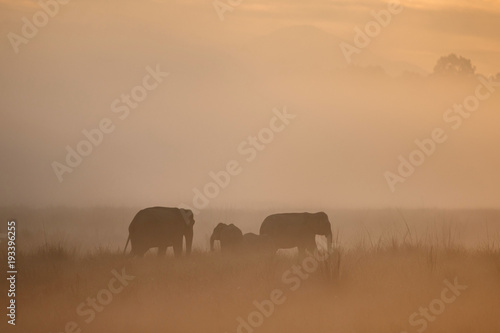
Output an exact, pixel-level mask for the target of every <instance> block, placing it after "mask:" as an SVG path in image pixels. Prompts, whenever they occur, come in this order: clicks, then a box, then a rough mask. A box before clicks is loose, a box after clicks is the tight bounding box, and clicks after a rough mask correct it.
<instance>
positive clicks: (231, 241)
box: [210, 223, 243, 253]
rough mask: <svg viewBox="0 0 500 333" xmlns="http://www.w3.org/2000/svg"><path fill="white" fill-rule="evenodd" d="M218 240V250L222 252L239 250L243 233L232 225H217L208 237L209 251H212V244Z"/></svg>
mask: <svg viewBox="0 0 500 333" xmlns="http://www.w3.org/2000/svg"><path fill="white" fill-rule="evenodd" d="M216 240H218V241H219V242H220V248H221V251H222V252H226V253H227V252H232V251H235V250H238V249H239V248H240V245H241V242H242V240H243V233H242V232H241V230H240V228H238V227H237V226H235V225H234V224H232V223H231V224H229V225H227V224H224V223H219V224H218V225H217V226H216V227H215V228H214V231H213V233H212V236H211V237H210V251H213V250H214V242H215V241H216Z"/></svg>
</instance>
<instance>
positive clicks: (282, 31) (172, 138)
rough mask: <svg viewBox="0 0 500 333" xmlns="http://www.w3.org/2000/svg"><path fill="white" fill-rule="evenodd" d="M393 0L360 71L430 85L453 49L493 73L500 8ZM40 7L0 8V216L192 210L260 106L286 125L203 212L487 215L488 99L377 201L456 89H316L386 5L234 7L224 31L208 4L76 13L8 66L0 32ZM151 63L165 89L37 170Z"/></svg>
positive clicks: (333, 81) (92, 3) (493, 131)
mask: <svg viewBox="0 0 500 333" xmlns="http://www.w3.org/2000/svg"><path fill="white" fill-rule="evenodd" d="M406 4H407V6H406V8H405V9H404V10H403V12H402V13H400V14H398V15H397V16H394V17H393V20H392V22H391V23H390V25H388V26H387V27H385V28H384V29H383V30H382V32H381V34H380V35H379V36H377V37H376V38H374V39H373V41H372V42H371V43H370V45H369V46H368V47H367V48H365V49H363V50H362V52H361V54H360V55H359V56H357V57H358V58H357V59H358V60H359V61H360V62H359V63H361V64H362V62H361V60H362V61H365V62H366V63H368V64H370V65H380V66H382V67H384V68H385V69H386V71H388V72H390V73H401V72H402V71H404V70H412V71H417V72H426V73H430V72H432V70H433V66H434V64H435V63H436V61H437V59H439V57H441V56H444V55H447V54H450V53H457V54H460V55H462V56H464V57H466V58H469V59H471V60H472V63H473V64H474V65H476V66H477V69H478V72H479V73H483V74H486V75H488V74H493V73H499V72H500V40H499V38H500V36H499V35H498V31H500V4H499V2H498V1H417V0H415V1H408V2H407V3H406ZM38 8H39V7H38V3H37V2H34V1H27V0H25V1H20V0H15V1H7V0H0V22H1V24H0V35H3V36H4V38H2V39H1V41H0V64H1V66H2V68H1V72H2V76H1V77H0V94H1V98H0V113H1V116H2V118H1V119H2V122H1V123H0V150H1V152H0V153H1V155H2V156H8V158H5V159H4V161H3V163H2V164H1V165H0V183H1V184H3V188H2V192H1V193H0V200H1V201H2V202H4V203H31V204H44V205H47V204H48V205H50V204H60V203H68V204H77V203H83V204H101V203H102V204H109V203H111V204H118V205H121V204H140V205H142V204H144V205H153V204H160V205H165V203H164V202H165V201H168V202H174V203H176V202H180V201H184V202H189V200H190V199H191V197H192V189H193V188H194V187H197V186H198V187H199V186H201V185H203V184H205V183H206V182H207V180H209V178H207V177H208V176H207V175H208V173H209V172H210V171H217V170H219V169H220V168H221V167H223V166H224V165H226V163H227V162H228V161H229V160H230V159H232V158H236V157H239V156H238V154H237V152H236V147H237V146H238V143H239V142H241V141H242V140H243V139H245V138H246V137H247V136H248V135H251V134H253V133H255V132H256V131H259V129H260V128H262V126H265V125H266V123H267V122H269V117H270V116H271V115H272V109H273V108H274V107H279V108H282V107H283V106H287V108H288V109H289V110H290V111H291V112H295V113H297V114H298V117H297V121H296V125H295V123H294V124H293V126H290V129H289V130H287V131H284V132H283V133H282V134H283V135H282V136H281V137H280V138H279V139H277V140H276V142H273V144H272V146H270V147H269V148H268V149H267V148H266V150H265V151H263V153H262V154H261V155H260V156H261V157H259V159H258V160H257V161H256V162H255V163H252V164H249V165H245V172H244V174H242V176H241V177H239V178H238V179H235V181H234V182H233V183H232V184H233V185H234V186H233V185H231V188H228V189H227V190H226V191H224V193H223V194H221V196H220V197H218V198H217V200H216V202H215V204H218V205H221V206H224V205H236V206H238V205H240V204H241V203H245V202H247V203H248V202H275V201H276V202H279V203H296V202H299V203H300V202H304V203H311V204H313V203H314V204H317V205H319V204H323V203H325V204H332V205H335V206H340V207H346V206H347V207H349V206H372V207H380V206H398V205H402V206H431V207H433V206H445V207H464V206H481V205H483V206H484V205H485V206H497V205H498V200H497V198H498V197H499V196H500V192H499V191H500V175H499V174H498V169H500V157H498V156H497V155H498V154H497V151H498V149H495V147H494V146H493V145H491V142H499V140H500V138H499V134H498V133H500V132H499V131H498V129H497V128H496V124H498V118H499V117H498V112H495V111H494V110H496V109H497V106H498V105H499V101H498V99H495V98H493V99H491V100H489V101H488V102H485V103H484V106H483V108H484V109H483V110H482V112H477V113H476V115H474V117H471V119H470V120H468V121H467V125H464V126H463V128H462V129H461V130H460V131H457V132H456V133H454V135H453V137H452V136H451V135H450V140H449V142H447V143H446V145H443V147H442V149H441V150H440V151H439V154H436V156H434V157H433V158H432V159H431V160H429V163H426V165H425V166H424V167H422V168H421V169H419V171H418V172H417V173H416V174H415V176H414V177H413V178H412V179H411V180H409V181H408V182H407V183H405V184H404V186H402V187H401V191H399V192H398V194H397V195H393V194H392V193H391V192H390V191H389V190H388V187H387V184H386V183H385V180H384V178H383V173H384V172H385V171H386V170H389V169H391V170H392V169H394V168H395V167H397V158H398V155H399V154H406V153H408V152H410V151H411V150H412V149H413V147H414V144H413V141H414V140H415V139H417V138H422V137H425V136H426V135H429V133H430V131H431V130H432V129H433V128H434V127H436V126H445V125H444V124H443V120H442V115H443V113H444V112H445V111H446V109H447V108H449V107H451V106H453V104H454V103H459V102H461V101H463V99H464V97H465V96H467V94H470V93H471V92H470V90H469V89H468V88H464V87H461V86H459V85H457V86H456V87H455V86H453V85H450V86H449V87H447V86H437V87H434V86H424V87H413V86H412V85H408V86H406V85H400V84H399V83H398V81H397V80H396V81H391V80H389V79H386V80H383V79H380V80H379V81H377V82H372V81H370V80H372V79H371V78H370V77H368V78H366V80H367V81H366V82H365V81H363V80H361V81H363V83H362V84H358V82H357V81H356V80H357V79H356V78H348V79H347V78H346V79H345V80H343V81H342V80H338V79H337V78H336V77H335V76H331V73H332V72H333V70H334V69H338V68H343V67H345V66H346V65H347V63H346V61H345V59H344V58H343V56H342V54H341V52H340V48H339V45H340V43H341V42H348V43H352V42H353V38H354V29H355V27H363V26H364V25H365V24H366V23H367V22H369V21H370V20H373V18H372V16H371V14H370V12H371V11H372V10H377V11H378V10H381V9H383V8H386V3H384V2H381V1H377V0H364V1H350V0H349V1H347V0H346V1H327V0H310V1H300V2H299V1H287V0H269V1H252V2H245V1H243V2H242V4H241V5H240V6H238V7H236V8H234V10H233V11H231V12H227V13H226V14H225V15H226V19H225V20H224V22H221V21H220V20H219V18H218V15H217V13H216V12H215V10H214V7H213V5H212V2H211V1H201V0H192V1H187V0H186V1H152V0H144V1H141V2H137V1H132V0H104V1H103V0H80V1H78V0H73V1H71V2H69V3H68V4H67V5H64V6H61V8H60V12H59V13H58V14H57V15H56V16H55V17H54V18H51V19H50V22H49V24H48V25H47V26H45V27H43V28H40V30H39V32H38V34H37V36H36V37H34V38H33V39H32V40H30V41H29V42H28V43H27V44H22V45H20V52H19V53H18V54H16V53H15V52H14V51H13V48H12V46H11V44H10V42H9V39H8V38H7V37H6V36H7V35H8V34H9V33H11V32H14V33H17V34H19V33H21V32H20V31H21V28H22V25H23V21H22V18H23V17H28V18H31V17H32V15H33V14H34V13H35V12H36V11H37V10H38ZM156 64H160V65H161V68H164V69H165V71H169V72H170V73H171V76H169V78H168V79H167V80H166V81H165V83H164V84H162V85H161V87H160V88H159V89H158V90H156V91H154V93H151V95H150V96H149V97H148V98H147V100H146V101H145V102H144V103H143V104H141V107H140V108H139V109H138V110H137V111H134V112H133V116H131V117H130V120H127V121H123V122H121V121H119V120H117V121H118V123H117V129H116V131H115V132H114V133H113V134H112V135H110V136H109V141H106V143H104V144H103V145H102V146H100V147H98V149H96V150H95V152H93V153H92V155H91V156H89V158H88V160H87V161H86V162H85V163H84V164H82V166H81V167H79V168H78V169H77V170H75V171H74V172H73V173H72V174H71V175H68V179H67V181H66V180H65V181H64V182H63V183H61V184H60V183H59V182H58V181H57V178H56V177H55V176H54V173H53V171H52V169H51V162H52V161H54V160H62V159H64V156H65V155H64V154H65V147H66V146H67V145H70V146H71V145H73V146H74V145H75V144H77V143H78V142H79V140H81V138H82V134H81V131H82V130H83V129H88V128H92V127H93V126H96V124H98V123H99V121H100V120H101V119H102V118H104V117H113V116H115V115H114V114H113V113H112V112H111V111H110V103H111V102H112V101H113V100H114V99H116V98H118V97H119V96H120V95H121V94H122V93H124V92H127V91H130V89H131V87H134V86H135V85H137V84H138V83H140V82H141V80H142V78H143V76H144V73H145V68H146V66H152V67H154V66H156ZM472 91H473V90H472ZM118 125H119V126H118ZM235 154H236V156H235ZM471 161H473V162H471ZM304 189H306V190H304ZM174 203H172V204H171V205H174Z"/></svg>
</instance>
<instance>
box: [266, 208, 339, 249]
mask: <svg viewBox="0 0 500 333" xmlns="http://www.w3.org/2000/svg"><path fill="white" fill-rule="evenodd" d="M260 234H261V235H269V236H270V237H271V239H272V240H273V243H274V246H275V248H276V249H290V248H294V247H297V248H298V249H299V253H303V252H304V251H305V250H309V251H314V250H317V246H316V235H323V236H326V239H327V245H328V250H331V248H332V227H331V224H330V221H329V220H328V215H326V213H324V212H319V213H285V214H274V215H270V216H268V217H266V218H265V219H264V222H262V225H261V226H260Z"/></svg>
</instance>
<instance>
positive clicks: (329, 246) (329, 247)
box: [326, 231, 333, 252]
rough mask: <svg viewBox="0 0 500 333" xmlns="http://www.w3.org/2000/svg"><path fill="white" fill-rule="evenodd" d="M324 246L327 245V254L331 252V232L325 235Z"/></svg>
mask: <svg viewBox="0 0 500 333" xmlns="http://www.w3.org/2000/svg"><path fill="white" fill-rule="evenodd" d="M326 244H327V249H328V252H332V250H333V243H332V232H331V231H330V232H329V233H328V234H326Z"/></svg>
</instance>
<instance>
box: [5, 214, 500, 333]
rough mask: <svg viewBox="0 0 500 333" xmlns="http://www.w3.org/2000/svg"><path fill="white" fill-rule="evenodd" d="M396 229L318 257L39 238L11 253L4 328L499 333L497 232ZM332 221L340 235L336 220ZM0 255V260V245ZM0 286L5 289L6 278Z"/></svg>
mask: <svg viewBox="0 0 500 333" xmlns="http://www.w3.org/2000/svg"><path fill="white" fill-rule="evenodd" d="M126 224H128V223H127V222H124V225H126ZM403 226H404V228H407V232H406V233H401V234H399V233H395V232H393V233H392V234H390V233H389V232H387V234H386V235H385V236H386V237H378V236H377V237H375V236H373V235H371V234H370V233H368V234H367V236H366V237H364V239H365V241H358V242H354V243H350V245H349V246H348V245H344V244H343V241H342V238H341V237H340V236H339V237H338V238H337V245H336V248H335V251H334V252H333V253H331V254H330V255H329V256H328V257H327V258H326V259H325V258H317V259H314V257H313V256H307V257H302V258H299V257H297V255H296V254H295V253H294V252H293V251H291V252H280V253H279V254H278V255H276V256H269V257H261V256H244V257H241V256H236V255H222V254H220V253H207V252H206V251H203V250H201V249H198V250H197V251H195V252H194V253H193V255H192V256H191V257H189V258H182V259H180V260H176V259H174V258H173V257H172V256H167V257H166V258H157V257H156V256H154V255H149V256H146V257H145V258H143V259H137V258H136V259H131V258H126V257H124V256H123V255H122V254H121V252H120V251H119V250H118V249H112V248H110V247H107V246H105V245H106V244H102V246H97V245H96V246H94V247H93V248H88V249H87V248H86V249H85V250H82V248H81V247H80V246H72V245H70V244H68V241H51V240H50V238H51V236H50V235H46V238H47V239H48V240H47V241H46V242H45V244H41V245H37V246H22V247H21V249H20V250H19V251H18V254H17V261H18V266H19V267H20V268H19V274H18V286H17V289H18V293H17V296H16V300H17V304H18V316H17V325H16V327H15V328H14V329H12V327H8V329H10V330H12V331H16V332H23V333H24V332H52V333H56V332H57V333H59V332H80V330H81V332H95V333H101V332H123V333H128V332H130V333H132V332H134V333H135V332H151V333H152V332H228V333H229V332H245V333H249V332H341V333H343V332H345V333H350V332H353V333H361V332H396V333H400V332H408V333H410V332H464V333H465V332H467V333H468V332H500V319H499V318H498V314H499V313H500V283H499V281H500V252H499V250H498V248H497V247H496V246H495V244H496V243H495V237H494V236H493V235H494V234H495V233H494V232H493V231H489V233H490V236H488V237H490V243H478V244H477V245H476V246H473V247H471V246H468V247H465V246H462V245H461V244H460V239H455V237H457V238H459V237H458V236H453V234H454V233H453V232H452V231H448V232H446V231H443V228H444V227H446V228H448V229H453V224H451V225H450V224H449V223H446V224H443V228H441V227H439V228H437V229H436V230H441V232H439V233H438V232H437V231H436V230H430V231H429V230H428V232H429V234H428V235H427V237H423V236H422V235H417V234H415V233H414V230H415V229H414V228H413V225H412V224H411V221H410V222H409V224H404V223H403ZM481 226H482V225H481V224H479V226H478V228H479V227H481ZM334 229H335V231H336V234H337V235H342V228H341V227H338V226H337V227H335V225H334ZM195 232H196V230H195ZM492 233H493V235H492ZM438 234H440V235H441V236H440V237H437V235H438ZM457 234H460V233H457ZM443 235H448V237H442V236H443ZM434 236H436V237H434ZM19 237H20V238H19V241H20V242H22V233H20V236H19ZM346 243H347V241H346ZM200 248H201V247H200ZM0 253H1V258H0V260H1V261H2V262H6V260H7V259H6V252H5V250H4V247H3V246H2V250H1V252H0ZM322 254H323V255H324V256H327V255H328V254H325V253H322ZM323 259H324V260H323ZM117 276H120V277H121V279H120V278H117ZM450 285H451V286H452V287H451V288H450ZM453 285H455V287H453ZM457 286H458V289H457ZM0 288H1V289H2V290H6V289H8V288H7V284H6V281H5V280H2V282H1V283H0ZM2 293H3V292H2ZM92 302H94V303H92ZM427 309H428V310H427ZM5 321H6V320H3V322H2V324H1V327H6V326H7V325H6V323H5ZM410 321H411V322H410ZM2 331H3V329H2Z"/></svg>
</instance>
